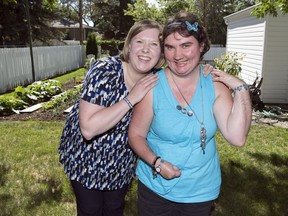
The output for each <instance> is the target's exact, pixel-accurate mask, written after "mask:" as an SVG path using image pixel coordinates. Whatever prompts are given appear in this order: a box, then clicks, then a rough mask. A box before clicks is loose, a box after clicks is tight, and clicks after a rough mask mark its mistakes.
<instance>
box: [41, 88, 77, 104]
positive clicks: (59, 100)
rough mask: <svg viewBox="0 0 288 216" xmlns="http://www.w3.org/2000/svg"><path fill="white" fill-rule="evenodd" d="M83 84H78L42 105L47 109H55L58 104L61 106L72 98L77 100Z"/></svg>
mask: <svg viewBox="0 0 288 216" xmlns="http://www.w3.org/2000/svg"><path fill="white" fill-rule="evenodd" d="M81 87H82V85H78V86H77V87H76V88H74V89H70V90H67V91H65V92H63V93H62V94H60V95H57V96H56V97H54V98H52V100H50V101H47V102H45V103H42V107H43V108H44V109H46V110H49V109H54V108H56V107H58V106H61V105H62V104H63V103H65V102H69V101H71V100H76V99H77V98H79V94H80V90H81Z"/></svg>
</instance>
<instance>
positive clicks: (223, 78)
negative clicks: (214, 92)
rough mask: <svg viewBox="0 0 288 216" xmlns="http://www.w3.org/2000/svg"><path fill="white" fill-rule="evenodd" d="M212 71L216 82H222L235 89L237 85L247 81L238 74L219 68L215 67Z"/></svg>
mask: <svg viewBox="0 0 288 216" xmlns="http://www.w3.org/2000/svg"><path fill="white" fill-rule="evenodd" d="M211 73H212V79H213V81H214V82H222V83H224V84H225V85H226V86H227V87H228V88H230V89H234V88H235V87H237V86H239V85H241V84H243V83H245V82H244V81H242V80H240V79H239V78H237V77H236V76H234V75H231V74H228V73H226V72H223V71H220V70H217V69H213V70H212V72H211Z"/></svg>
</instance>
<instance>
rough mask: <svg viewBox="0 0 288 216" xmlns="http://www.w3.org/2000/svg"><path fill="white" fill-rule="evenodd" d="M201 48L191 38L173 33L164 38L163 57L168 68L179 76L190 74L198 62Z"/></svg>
mask: <svg viewBox="0 0 288 216" xmlns="http://www.w3.org/2000/svg"><path fill="white" fill-rule="evenodd" d="M201 51H202V47H201V46H200V44H199V42H198V41H197V40H196V39H195V38H194V37H193V36H188V37H183V36H181V35H180V34H179V33H178V32H174V33H172V34H170V35H169V36H168V37H166V38H165V41H164V55H165V59H166V62H167V64H168V66H169V68H170V69H171V70H172V71H173V72H174V73H175V74H176V75H179V76H185V75H188V74H190V73H191V72H192V71H193V70H194V68H195V67H196V66H198V64H199V61H200V55H201Z"/></svg>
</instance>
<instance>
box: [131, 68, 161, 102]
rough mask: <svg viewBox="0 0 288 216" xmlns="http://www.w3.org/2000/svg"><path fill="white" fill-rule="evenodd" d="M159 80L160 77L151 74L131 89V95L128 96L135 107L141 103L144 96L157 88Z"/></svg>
mask: <svg viewBox="0 0 288 216" xmlns="http://www.w3.org/2000/svg"><path fill="white" fill-rule="evenodd" d="M157 80H158V75H157V74H153V73H150V74H148V75H146V76H145V77H143V78H141V79H140V80H139V81H138V82H137V83H136V84H135V85H134V86H133V88H132V89H131V91H130V93H129V95H128V96H127V98H128V100H129V101H130V102H131V103H132V104H133V105H135V104H136V103H138V102H140V101H141V100H142V99H143V98H144V96H145V95H146V94H147V93H148V92H149V91H150V90H151V89H152V88H153V87H154V86H156V85H157V84H158V83H157Z"/></svg>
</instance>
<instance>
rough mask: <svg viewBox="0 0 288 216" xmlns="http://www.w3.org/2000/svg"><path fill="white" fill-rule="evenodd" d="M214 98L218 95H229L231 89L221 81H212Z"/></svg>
mask: <svg viewBox="0 0 288 216" xmlns="http://www.w3.org/2000/svg"><path fill="white" fill-rule="evenodd" d="M214 88H215V94H216V98H219V97H220V96H221V97H222V96H225V95H226V96H228V95H229V96H231V90H230V89H229V88H228V87H227V86H226V85H225V84H224V83H222V82H214Z"/></svg>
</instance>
